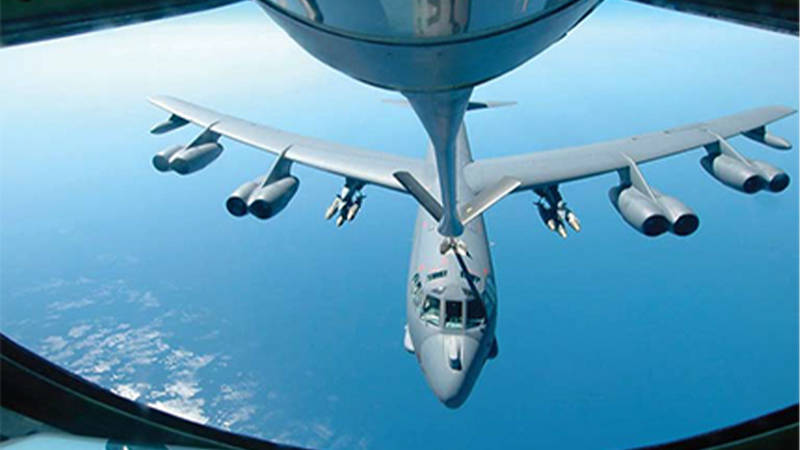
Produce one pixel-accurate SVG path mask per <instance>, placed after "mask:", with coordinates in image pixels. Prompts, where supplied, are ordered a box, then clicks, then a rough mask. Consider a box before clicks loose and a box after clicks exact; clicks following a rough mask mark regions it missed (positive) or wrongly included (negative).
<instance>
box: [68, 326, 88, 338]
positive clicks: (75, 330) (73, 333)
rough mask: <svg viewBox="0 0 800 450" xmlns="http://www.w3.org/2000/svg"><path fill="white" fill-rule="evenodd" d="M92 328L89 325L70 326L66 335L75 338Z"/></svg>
mask: <svg viewBox="0 0 800 450" xmlns="http://www.w3.org/2000/svg"><path fill="white" fill-rule="evenodd" d="M91 328H92V326H91V325H78V326H77V327H72V328H70V330H69V332H67V336H69V337H71V338H73V339H75V338H79V337H81V336H83V335H84V333H86V332H87V331H89V330H90V329H91Z"/></svg>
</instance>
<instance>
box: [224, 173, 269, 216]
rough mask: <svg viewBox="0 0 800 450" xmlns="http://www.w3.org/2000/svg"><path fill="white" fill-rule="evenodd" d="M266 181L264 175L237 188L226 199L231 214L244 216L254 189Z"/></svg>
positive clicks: (226, 205)
mask: <svg viewBox="0 0 800 450" xmlns="http://www.w3.org/2000/svg"><path fill="white" fill-rule="evenodd" d="M263 183H264V177H260V178H257V179H255V180H253V181H248V182H247V183H244V184H242V185H241V186H239V187H238V188H236V190H235V191H233V193H231V195H230V196H228V199H227V200H226V201H225V208H226V209H227V210H228V212H229V213H231V215H234V216H236V217H242V216H246V215H247V202H248V200H249V199H250V196H251V195H252V194H253V191H255V190H256V188H257V187H258V186H260V185H262V184H263Z"/></svg>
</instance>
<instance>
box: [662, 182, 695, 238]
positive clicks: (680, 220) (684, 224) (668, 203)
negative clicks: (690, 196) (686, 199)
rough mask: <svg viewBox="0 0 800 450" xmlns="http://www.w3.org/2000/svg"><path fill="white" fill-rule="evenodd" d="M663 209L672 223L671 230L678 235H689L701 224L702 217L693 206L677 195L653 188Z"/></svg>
mask: <svg viewBox="0 0 800 450" xmlns="http://www.w3.org/2000/svg"><path fill="white" fill-rule="evenodd" d="M653 193H654V194H655V196H656V200H658V204H659V206H661V210H662V211H663V212H664V215H665V217H666V218H667V220H668V221H669V223H670V231H672V233H674V234H677V235H678V236H688V235H690V234H692V233H694V232H695V231H696V230H697V227H699V226H700V219H699V218H698V217H697V214H695V213H694V211H692V209H691V208H689V207H688V206H686V205H685V204H683V202H681V201H680V200H678V199H677V198H675V197H670V196H668V195H664V194H662V193H661V192H658V191H656V190H655V189H654V190H653Z"/></svg>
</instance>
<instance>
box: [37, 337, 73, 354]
mask: <svg viewBox="0 0 800 450" xmlns="http://www.w3.org/2000/svg"><path fill="white" fill-rule="evenodd" d="M42 342H43V343H44V345H45V348H46V349H47V351H49V352H58V351H61V350H63V349H64V347H66V346H67V341H66V339H64V338H63V337H61V336H48V337H46V338H44V339H42Z"/></svg>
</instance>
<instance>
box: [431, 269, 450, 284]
mask: <svg viewBox="0 0 800 450" xmlns="http://www.w3.org/2000/svg"><path fill="white" fill-rule="evenodd" d="M445 275H447V271H446V270H438V271H436V272H431V273H429V274H428V281H433V280H436V279H438V278H442V277H444V276H445Z"/></svg>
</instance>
